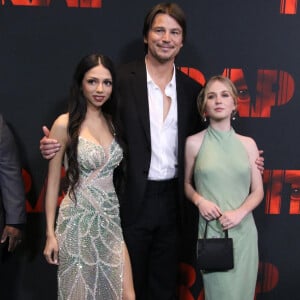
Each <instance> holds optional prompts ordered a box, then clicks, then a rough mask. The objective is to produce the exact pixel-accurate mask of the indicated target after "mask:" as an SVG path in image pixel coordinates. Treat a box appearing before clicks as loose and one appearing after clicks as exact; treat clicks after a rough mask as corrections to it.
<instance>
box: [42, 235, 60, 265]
mask: <svg viewBox="0 0 300 300" xmlns="http://www.w3.org/2000/svg"><path fill="white" fill-rule="evenodd" d="M44 256H45V258H46V260H47V262H48V263H49V264H52V265H58V243H57V239H56V237H55V236H50V237H47V240H46V246H45V249H44Z"/></svg>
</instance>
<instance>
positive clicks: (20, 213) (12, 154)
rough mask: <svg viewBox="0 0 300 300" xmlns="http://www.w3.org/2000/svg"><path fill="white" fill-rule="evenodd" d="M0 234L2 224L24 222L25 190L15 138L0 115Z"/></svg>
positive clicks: (0, 232)
mask: <svg viewBox="0 0 300 300" xmlns="http://www.w3.org/2000/svg"><path fill="white" fill-rule="evenodd" d="M0 191H1V193H0V235H1V234H2V231H3V226H4V224H11V225H17V224H24V223H25V220H26V213H25V192H24V184H23V180H22V173H21V166H20V162H19V157H18V151H17V147H16V144H15V140H14V138H13V135H12V133H11V131H10V130H9V128H8V126H7V124H6V123H5V121H4V120H3V117H2V116H1V115H0Z"/></svg>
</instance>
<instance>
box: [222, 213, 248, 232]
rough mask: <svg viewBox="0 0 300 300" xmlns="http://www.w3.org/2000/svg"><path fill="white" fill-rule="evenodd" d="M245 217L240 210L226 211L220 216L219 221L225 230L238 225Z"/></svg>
mask: <svg viewBox="0 0 300 300" xmlns="http://www.w3.org/2000/svg"><path fill="white" fill-rule="evenodd" d="M242 219H243V214H242V213H241V212H239V210H229V211H225V212H224V213H223V214H222V216H221V217H220V218H219V222H220V223H221V225H222V228H223V229H224V230H226V229H230V228H233V227H235V226H237V225H238V224H239V223H240V222H241V221H242Z"/></svg>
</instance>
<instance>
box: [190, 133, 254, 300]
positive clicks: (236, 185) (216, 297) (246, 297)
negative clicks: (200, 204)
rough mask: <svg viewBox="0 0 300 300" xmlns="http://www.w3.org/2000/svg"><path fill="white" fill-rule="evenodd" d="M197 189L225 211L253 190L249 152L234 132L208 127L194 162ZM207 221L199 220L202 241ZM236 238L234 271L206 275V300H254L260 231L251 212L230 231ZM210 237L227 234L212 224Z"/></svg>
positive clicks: (204, 279) (214, 222)
mask: <svg viewBox="0 0 300 300" xmlns="http://www.w3.org/2000/svg"><path fill="white" fill-rule="evenodd" d="M194 179H195V186H196V190H197V191H198V192H199V193H200V194H201V195H202V196H203V197H204V198H206V199H208V200H211V201H213V202H215V203H216V204H217V205H218V206H219V207H220V208H221V210H222V211H227V210H234V209H236V208H238V207H239V206H240V205H241V204H242V203H243V202H244V200H245V199H246V197H247V196H248V194H249V189H250V180H251V172H250V163H249V158H248V154H247V151H246V149H245V147H244V145H243V144H242V143H241V141H240V140H239V139H238V137H237V135H236V133H235V131H234V130H233V129H231V130H230V131H226V132H220V131H216V130H214V129H212V128H211V127H208V129H207V132H206V133H205V136H204V139H203V142H202V145H201V148H200V150H199V153H198V155H197V158H196V161H195V169H194ZM204 228H205V219H204V218H202V217H201V216H200V218H199V230H198V236H199V238H202V237H203V234H204ZM228 233H229V237H232V238H233V247H234V269H232V270H229V271H226V272H212V273H203V283H204V291H205V300H253V299H254V292H255V285H256V280H257V271H258V245H257V229H256V226H255V222H254V219H253V215H252V213H250V214H248V215H247V216H246V217H245V218H244V219H243V220H242V222H241V223H240V224H239V225H237V226H236V227H234V228H232V229H230V230H229V231H228ZM207 235H208V237H222V236H223V235H224V233H223V231H222V227H221V224H220V222H219V221H217V220H214V221H211V222H209V227H208V231H207Z"/></svg>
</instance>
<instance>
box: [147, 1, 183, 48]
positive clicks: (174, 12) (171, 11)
mask: <svg viewBox="0 0 300 300" xmlns="http://www.w3.org/2000/svg"><path fill="white" fill-rule="evenodd" d="M158 14H165V15H169V16H170V17H172V18H173V19H174V20H175V21H176V22H177V23H178V24H179V25H180V27H181V28H182V42H184V40H185V37H186V18H185V13H184V11H183V10H182V9H181V7H180V6H179V5H178V4H176V3H159V4H157V5H155V6H154V7H153V8H152V9H151V10H150V11H149V12H148V14H147V15H146V17H145V20H144V27H143V37H144V38H145V39H147V37H148V33H149V30H150V29H151V27H152V24H153V21H154V19H155V17H156V16H157V15H158ZM144 50H145V53H147V52H148V44H147V43H144Z"/></svg>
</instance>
